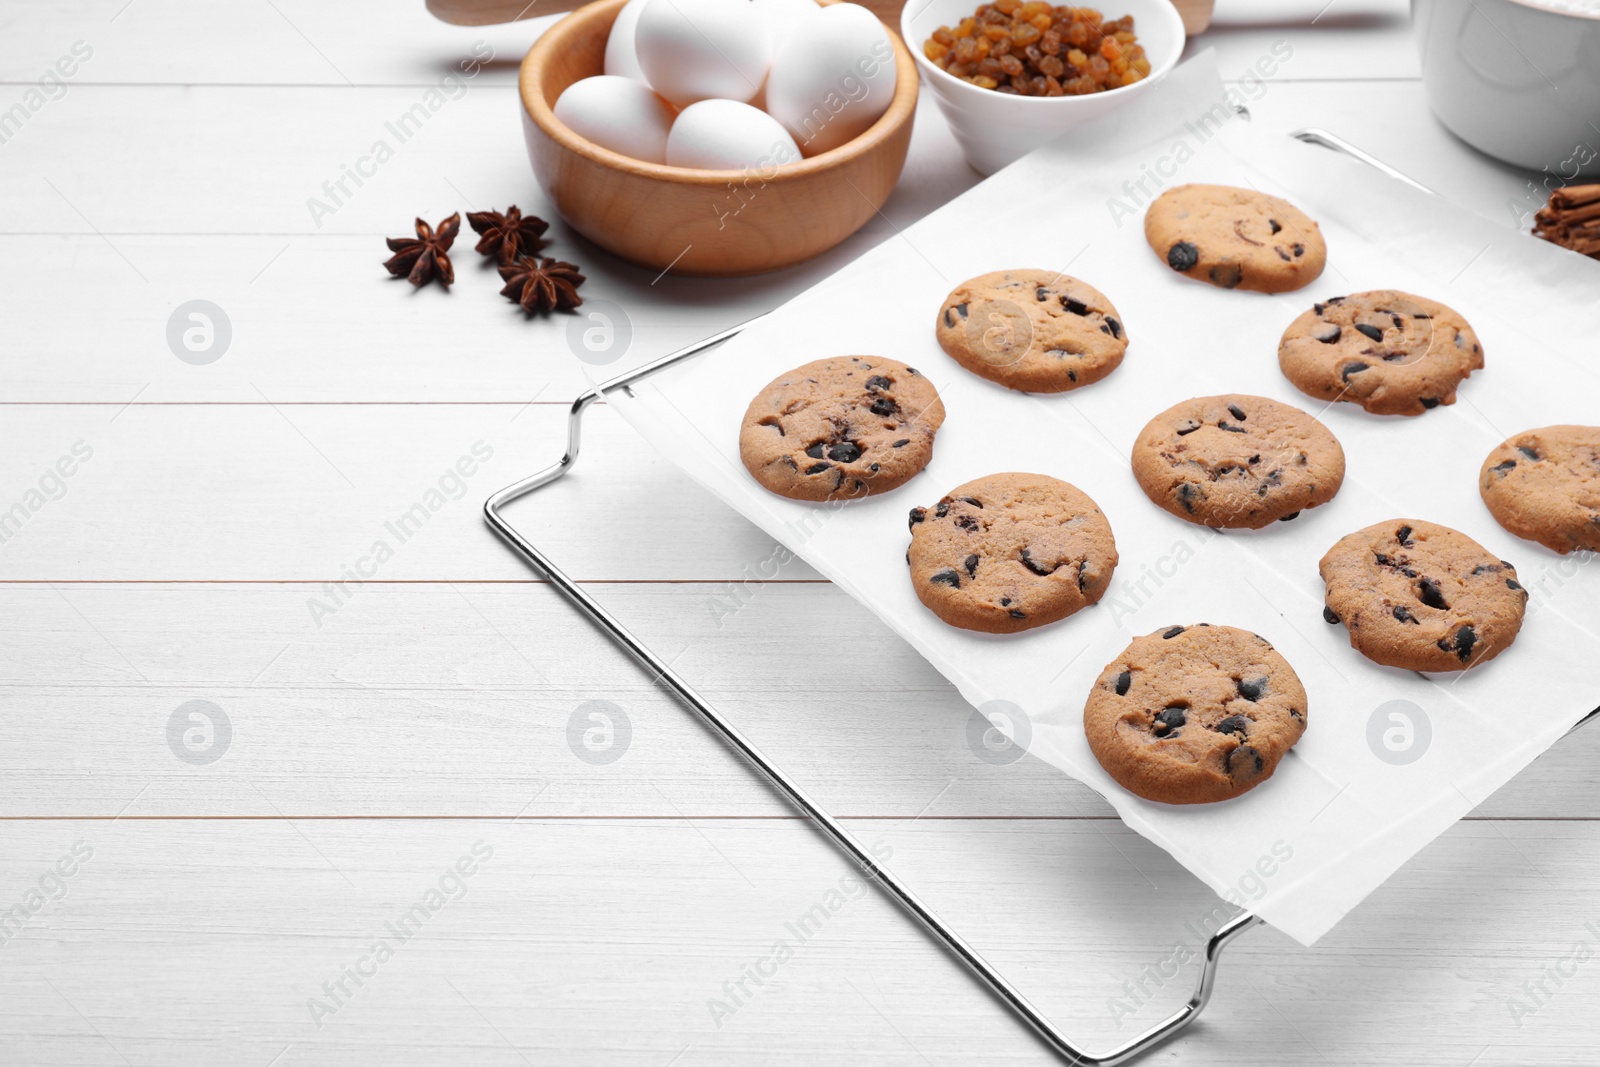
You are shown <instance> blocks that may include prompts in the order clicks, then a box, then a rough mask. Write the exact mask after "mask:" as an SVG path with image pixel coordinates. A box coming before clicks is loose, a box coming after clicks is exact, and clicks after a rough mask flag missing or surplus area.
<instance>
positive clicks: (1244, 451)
mask: <svg viewBox="0 0 1600 1067" xmlns="http://www.w3.org/2000/svg"><path fill="white" fill-rule="evenodd" d="M1133 476H1134V477H1135V478H1137V479H1138V480H1139V487H1140V488H1141V489H1143V490H1144V493H1145V496H1148V497H1149V498H1150V499H1151V500H1152V501H1154V502H1155V503H1156V505H1157V506H1159V507H1162V508H1165V509H1166V510H1168V511H1170V512H1172V513H1173V514H1174V515H1176V516H1178V518H1180V519H1186V520H1187V521H1189V522H1192V523H1195V524H1196V525H1199V526H1211V527H1221V528H1225V529H1248V530H1259V529H1261V528H1262V527H1263V526H1268V525H1271V524H1272V523H1274V522H1287V521H1288V520H1290V519H1293V518H1295V517H1297V516H1298V515H1299V514H1300V512H1302V511H1304V510H1305V509H1306V508H1314V507H1316V506H1317V505H1318V504H1326V503H1327V502H1328V501H1329V500H1332V499H1333V495H1334V494H1335V493H1337V492H1338V491H1339V486H1340V485H1341V484H1343V482H1344V449H1343V448H1341V447H1340V446H1339V441H1338V438H1336V437H1334V436H1333V434H1332V433H1331V432H1330V431H1329V430H1328V428H1327V427H1326V426H1324V425H1322V423H1320V422H1318V421H1317V420H1316V419H1314V418H1312V417H1311V416H1310V415H1307V414H1306V413H1305V412H1303V411H1301V410H1300V409H1299V408H1296V407H1290V406H1289V405H1288V404H1280V403H1278V402H1277V401H1276V400H1268V399H1267V398H1266V397H1262V396H1248V395H1245V394H1242V393H1234V394H1229V395H1227V396H1202V397H1196V398H1195V399H1193V400H1185V401H1184V402H1183V403H1181V404H1175V405H1173V406H1172V407H1170V408H1168V409H1167V410H1166V411H1163V412H1162V413H1161V414H1159V415H1157V416H1156V417H1155V418H1153V419H1151V420H1150V422H1149V424H1148V425H1146V426H1145V428H1144V429H1143V430H1142V431H1140V433H1139V437H1138V439H1137V440H1135V441H1134V445H1133Z"/></svg>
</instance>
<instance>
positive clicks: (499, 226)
mask: <svg viewBox="0 0 1600 1067" xmlns="http://www.w3.org/2000/svg"><path fill="white" fill-rule="evenodd" d="M467 221H468V222H469V223H471V224H472V228H473V230H475V231H476V232H477V233H478V234H479V237H478V246H477V248H476V249H475V251H476V252H478V254H480V255H484V256H493V257H495V259H496V260H498V261H499V262H501V263H511V262H514V261H515V260H516V258H517V257H518V256H529V255H532V254H533V253H535V252H537V251H539V249H541V248H543V247H544V246H545V240H544V231H545V230H548V229H549V228H550V224H549V223H548V222H546V221H544V220H543V219H541V218H539V217H538V216H537V215H528V216H526V217H524V216H523V214H522V212H521V211H520V210H519V209H518V208H517V205H515V204H512V205H511V206H510V207H508V208H506V212H505V214H504V215H502V214H501V213H500V212H498V211H469V212H467Z"/></svg>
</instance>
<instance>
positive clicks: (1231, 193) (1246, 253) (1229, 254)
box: [1144, 185, 1328, 293]
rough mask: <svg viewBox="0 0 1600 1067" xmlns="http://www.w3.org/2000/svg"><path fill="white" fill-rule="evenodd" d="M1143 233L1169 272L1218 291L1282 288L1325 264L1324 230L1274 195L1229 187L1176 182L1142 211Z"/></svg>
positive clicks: (1304, 281)
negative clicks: (1169, 268) (1170, 270)
mask: <svg viewBox="0 0 1600 1067" xmlns="http://www.w3.org/2000/svg"><path fill="white" fill-rule="evenodd" d="M1144 236H1145V240H1147V241H1149V242H1150V247H1151V248H1153V249H1155V253H1156V255H1158V256H1160V257H1161V258H1162V259H1163V260H1164V261H1165V262H1166V264H1167V266H1169V267H1171V268H1172V269H1173V270H1175V271H1177V272H1178V273H1179V274H1185V275H1188V276H1189V277H1191V278H1194V279H1196V280H1198V281H1202V282H1208V283H1210V284H1211V285H1215V286H1219V287H1220V288H1223V289H1254V290H1255V291H1257V292H1262V293H1285V292H1288V291H1289V290H1291V289H1299V288H1301V287H1302V286H1306V285H1310V284H1311V283H1312V282H1313V281H1315V280H1316V278H1317V276H1318V275H1319V274H1321V273H1322V268H1323V265H1324V264H1326V263H1327V261H1328V246H1327V245H1326V244H1324V243H1323V240H1322V230H1321V229H1320V228H1319V227H1318V226H1317V224H1316V222H1314V221H1313V220H1312V219H1311V218H1310V217H1308V216H1307V215H1306V214H1305V213H1304V212H1302V211H1301V210H1300V209H1299V208H1297V207H1295V206H1294V205H1293V204H1291V203H1289V202H1288V201H1287V200H1283V199H1281V198H1279V197H1276V196H1269V195H1267V194H1266V193H1262V192H1257V191H1256V190H1254V189H1238V188H1235V187H1234V186H1231V185H1180V186H1178V187H1177V188H1175V189H1168V190H1167V191H1166V192H1164V193H1162V194H1161V195H1160V196H1158V197H1156V199H1155V201H1154V202H1153V203H1151V205H1150V207H1149V208H1148V209H1146V211H1145V213H1144Z"/></svg>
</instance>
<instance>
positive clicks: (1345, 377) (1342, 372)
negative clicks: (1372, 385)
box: [1339, 363, 1372, 382]
mask: <svg viewBox="0 0 1600 1067" xmlns="http://www.w3.org/2000/svg"><path fill="white" fill-rule="evenodd" d="M1371 369H1372V368H1371V367H1370V366H1369V365H1367V364H1365V363H1346V364H1345V365H1344V366H1342V367H1340V368H1339V380H1340V381H1346V382H1348V381H1349V380H1350V375H1352V374H1360V373H1361V372H1362V371H1364V370H1371Z"/></svg>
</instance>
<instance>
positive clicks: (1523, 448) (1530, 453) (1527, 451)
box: [1517, 445, 1539, 463]
mask: <svg viewBox="0 0 1600 1067" xmlns="http://www.w3.org/2000/svg"><path fill="white" fill-rule="evenodd" d="M1517 451H1518V452H1521V453H1522V454H1523V455H1524V456H1527V457H1528V458H1529V459H1531V460H1533V461H1534V462H1535V463H1537V462H1539V453H1538V452H1536V451H1535V450H1533V449H1531V448H1529V447H1528V446H1527V445H1518V446H1517Z"/></svg>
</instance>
